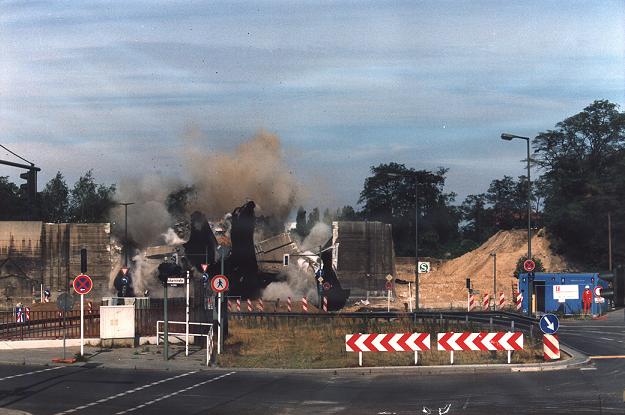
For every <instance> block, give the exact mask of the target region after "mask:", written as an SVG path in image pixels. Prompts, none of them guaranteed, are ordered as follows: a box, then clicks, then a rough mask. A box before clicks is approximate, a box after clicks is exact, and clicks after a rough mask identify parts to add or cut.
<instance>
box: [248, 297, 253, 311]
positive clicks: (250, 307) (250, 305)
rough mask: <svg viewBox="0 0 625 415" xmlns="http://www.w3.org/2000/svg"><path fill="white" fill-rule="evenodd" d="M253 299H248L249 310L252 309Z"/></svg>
mask: <svg viewBox="0 0 625 415" xmlns="http://www.w3.org/2000/svg"><path fill="white" fill-rule="evenodd" d="M252 310H253V308H252V300H250V299H249V298H248V299H247V311H252Z"/></svg>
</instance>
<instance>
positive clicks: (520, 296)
mask: <svg viewBox="0 0 625 415" xmlns="http://www.w3.org/2000/svg"><path fill="white" fill-rule="evenodd" d="M522 308H523V293H516V311H521V309H522Z"/></svg>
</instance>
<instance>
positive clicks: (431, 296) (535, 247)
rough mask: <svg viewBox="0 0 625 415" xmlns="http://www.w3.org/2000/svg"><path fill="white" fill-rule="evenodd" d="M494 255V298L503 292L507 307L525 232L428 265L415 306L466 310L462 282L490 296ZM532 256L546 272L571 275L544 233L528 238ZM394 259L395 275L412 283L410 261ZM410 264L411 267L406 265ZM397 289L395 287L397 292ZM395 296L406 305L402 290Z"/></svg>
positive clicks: (500, 237) (506, 235)
mask: <svg viewBox="0 0 625 415" xmlns="http://www.w3.org/2000/svg"><path fill="white" fill-rule="evenodd" d="M493 252H494V253H496V254H497V295H499V293H500V292H503V293H504V294H505V296H506V304H510V301H511V298H512V292H513V289H514V286H515V285H516V282H517V279H516V278H515V277H514V270H515V268H516V264H517V261H518V260H519V258H520V257H521V256H523V255H527V232H526V231H523V230H511V231H499V232H497V233H496V234H495V235H493V236H492V237H491V238H490V239H488V240H487V241H486V242H484V244H482V246H480V247H479V248H477V249H475V250H473V251H471V252H467V253H466V254H464V255H462V256H461V257H458V258H455V259H452V260H449V261H444V262H432V271H431V272H430V273H428V274H421V275H420V278H419V282H420V284H419V288H420V290H419V297H420V299H419V303H420V305H421V307H422V308H464V309H466V306H467V289H466V279H467V278H471V285H472V287H473V289H474V290H476V291H477V292H478V293H479V294H480V295H481V296H482V295H484V294H486V293H489V294H491V295H492V292H493V256H491V253H493ZM532 255H533V256H534V257H535V258H539V259H540V260H541V261H542V263H543V266H544V267H545V270H547V271H548V272H562V271H574V267H573V266H572V265H571V264H569V263H567V262H566V261H565V260H564V258H562V257H561V256H559V255H556V254H555V253H554V252H553V251H552V250H551V248H550V243H549V238H548V237H547V235H546V234H545V232H544V231H542V230H541V231H539V232H537V233H536V234H534V236H533V237H532ZM402 260H403V258H398V266H397V270H398V275H397V278H401V279H404V280H408V281H414V259H413V258H406V260H405V261H404V262H405V263H401V261H402ZM410 263H412V264H411V265H409V264H410ZM400 287H401V286H399V285H398V286H397V288H398V290H400V289H401V288H400ZM401 291H402V292H398V293H397V294H398V297H399V300H400V301H407V293H406V291H405V290H404V289H401Z"/></svg>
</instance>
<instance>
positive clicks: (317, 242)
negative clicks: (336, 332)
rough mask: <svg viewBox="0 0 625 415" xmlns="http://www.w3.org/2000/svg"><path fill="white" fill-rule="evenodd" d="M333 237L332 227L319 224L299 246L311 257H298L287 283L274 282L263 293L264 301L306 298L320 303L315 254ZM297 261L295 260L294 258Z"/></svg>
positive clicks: (289, 271)
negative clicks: (316, 280)
mask: <svg viewBox="0 0 625 415" xmlns="http://www.w3.org/2000/svg"><path fill="white" fill-rule="evenodd" d="M331 236H332V230H331V228H330V226H328V225H327V224H326V223H323V222H317V223H315V225H314V226H313V227H312V229H311V230H310V233H309V234H308V236H307V237H306V238H304V240H303V241H302V242H301V243H299V242H298V246H299V248H300V250H301V251H302V253H303V254H310V256H309V257H298V258H297V260H294V261H292V262H291V263H290V264H289V266H288V268H287V270H286V281H284V282H273V283H271V284H269V285H268V286H267V288H266V289H265V291H263V299H264V300H268V301H271V300H275V299H277V298H279V299H280V300H284V301H285V300H286V298H287V297H291V299H293V300H294V301H299V298H301V297H302V296H306V297H307V298H308V300H309V301H312V302H316V301H318V298H319V294H318V292H317V284H316V282H315V278H316V277H315V271H317V266H318V265H315V266H313V265H312V264H311V262H312V263H315V264H316V263H317V256H316V255H314V252H318V251H319V247H320V246H323V245H325V244H326V242H328V239H330V237H331ZM294 259H295V258H294Z"/></svg>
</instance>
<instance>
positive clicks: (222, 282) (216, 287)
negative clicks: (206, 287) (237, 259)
mask: <svg viewBox="0 0 625 415" xmlns="http://www.w3.org/2000/svg"><path fill="white" fill-rule="evenodd" d="M229 284H230V283H229V281H228V278H227V277H226V276H225V275H215V276H214V277H213V279H211V288H212V289H213V291H214V292H216V293H217V294H218V297H217V322H218V324H217V354H221V336H222V334H223V330H222V327H221V299H222V296H223V293H224V291H226V290H227V289H228V285H229Z"/></svg>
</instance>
